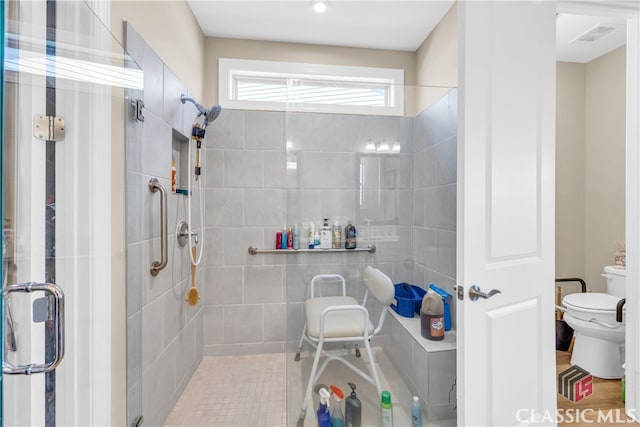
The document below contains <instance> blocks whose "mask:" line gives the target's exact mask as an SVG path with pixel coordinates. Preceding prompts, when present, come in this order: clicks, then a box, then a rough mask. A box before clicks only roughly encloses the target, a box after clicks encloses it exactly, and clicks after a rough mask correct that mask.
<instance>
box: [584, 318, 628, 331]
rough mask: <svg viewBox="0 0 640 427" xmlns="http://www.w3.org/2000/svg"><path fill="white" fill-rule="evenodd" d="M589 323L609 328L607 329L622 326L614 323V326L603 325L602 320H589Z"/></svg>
mask: <svg viewBox="0 0 640 427" xmlns="http://www.w3.org/2000/svg"><path fill="white" fill-rule="evenodd" d="M589 322H591V323H595V324H596V325H600V326H604V327H605V328H609V329H618V328H619V327H620V326H622V323H615V324H611V323H605V322H603V321H602V320H598V319H596V318H593V319H589Z"/></svg>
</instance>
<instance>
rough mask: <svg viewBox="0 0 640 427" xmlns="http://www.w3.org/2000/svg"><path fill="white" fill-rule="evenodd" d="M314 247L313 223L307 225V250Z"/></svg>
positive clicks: (314, 228) (314, 231) (314, 229)
mask: <svg viewBox="0 0 640 427" xmlns="http://www.w3.org/2000/svg"><path fill="white" fill-rule="evenodd" d="M315 246H316V225H315V224H314V223H311V224H309V249H313V248H314V247H315Z"/></svg>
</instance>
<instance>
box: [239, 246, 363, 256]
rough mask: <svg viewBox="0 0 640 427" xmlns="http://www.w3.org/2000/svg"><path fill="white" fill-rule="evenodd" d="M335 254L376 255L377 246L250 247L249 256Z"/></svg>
mask: <svg viewBox="0 0 640 427" xmlns="http://www.w3.org/2000/svg"><path fill="white" fill-rule="evenodd" d="M335 252H369V253H370V254H374V253H376V245H369V246H367V247H366V248H355V249H258V248H257V247H255V246H249V255H258V254H278V255H293V254H300V253H305V254H306V253H309V254H327V253H335Z"/></svg>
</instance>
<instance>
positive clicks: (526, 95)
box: [457, 1, 556, 426]
mask: <svg viewBox="0 0 640 427" xmlns="http://www.w3.org/2000/svg"><path fill="white" fill-rule="evenodd" d="M458 7H459V23H458V25H459V47H460V53H459V70H460V77H459V87H460V92H459V93H460V100H459V136H458V144H459V145H458V147H459V148H458V162H459V163H458V174H459V175H458V183H459V184H458V186H459V187H458V245H457V247H458V259H457V264H458V271H457V278H458V285H459V288H461V289H459V293H461V294H462V296H463V299H462V300H459V301H458V312H457V316H458V319H457V320H458V388H457V389H458V425H461V426H472V425H474V426H511V425H523V424H524V425H526V424H528V423H530V422H533V421H534V420H535V419H537V420H542V423H543V424H551V425H553V424H555V409H556V390H555V351H554V349H555V347H554V330H555V329H554V323H553V319H554V317H553V313H554V308H553V292H552V290H553V286H554V264H555V261H554V260H555V253H554V226H555V225H554V216H555V208H554V203H555V202H554V200H555V194H554V185H555V69H556V68H555V67H556V65H555V13H556V6H555V4H554V3H553V2H540V1H536V2H534V1H531V2H524V1H518V2H498V1H496V2H460V3H459V4H458ZM473 285H477V286H478V287H479V289H480V291H481V292H484V293H487V294H488V293H489V292H490V291H492V290H494V289H495V290H498V291H500V293H497V294H495V295H493V296H491V297H489V298H486V299H485V298H482V297H481V298H479V299H477V300H476V301H472V300H471V298H470V297H469V290H470V288H471V287H472V286H473Z"/></svg>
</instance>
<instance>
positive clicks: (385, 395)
mask: <svg viewBox="0 0 640 427" xmlns="http://www.w3.org/2000/svg"><path fill="white" fill-rule="evenodd" d="M380 414H381V416H382V424H380V425H381V426H382V427H393V406H392V405H391V393H389V392H388V391H387V390H384V391H383V392H382V396H381V399H380Z"/></svg>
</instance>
